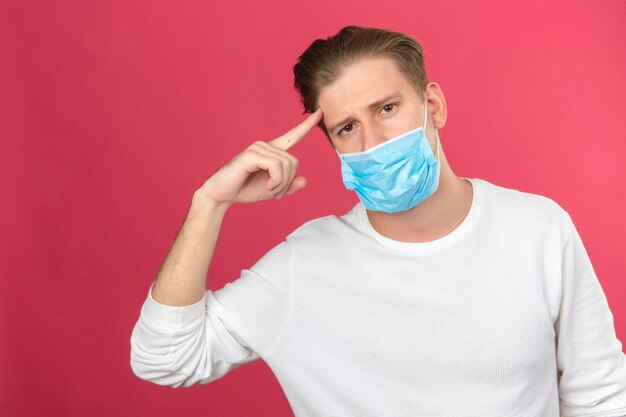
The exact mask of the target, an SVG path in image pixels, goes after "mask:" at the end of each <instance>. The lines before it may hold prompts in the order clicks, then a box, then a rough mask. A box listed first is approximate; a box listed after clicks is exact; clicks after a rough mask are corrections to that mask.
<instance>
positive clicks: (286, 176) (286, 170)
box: [251, 142, 292, 193]
mask: <svg viewBox="0 0 626 417" xmlns="http://www.w3.org/2000/svg"><path fill="white" fill-rule="evenodd" d="M251 149H254V151H256V152H258V153H260V154H261V155H265V156H267V157H270V158H274V159H277V160H278V161H280V163H281V167H282V171H283V177H282V181H281V182H280V183H279V184H276V185H275V186H273V187H272V188H271V189H270V191H272V192H276V193H279V192H281V191H283V190H284V189H285V188H287V187H288V186H289V182H290V181H291V176H292V175H291V173H292V168H291V164H292V162H291V159H290V158H287V157H286V156H284V155H282V154H280V153H279V152H278V151H277V150H275V149H276V148H272V147H271V146H269V145H268V144H266V143H264V142H255V143H254V144H252V146H251Z"/></svg>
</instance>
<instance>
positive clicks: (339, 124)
mask: <svg viewBox="0 0 626 417" xmlns="http://www.w3.org/2000/svg"><path fill="white" fill-rule="evenodd" d="M400 97H401V94H400V92H395V93H392V94H389V95H388V96H385V97H383V98H381V99H380V100H376V101H375V102H373V103H372V104H370V105H369V106H367V108H368V109H373V108H376V107H379V106H380V105H382V104H384V103H385V102H386V101H389V100H392V99H397V98H400ZM352 119H354V117H352V116H347V117H346V118H344V119H342V120H341V121H340V122H338V123H335V125H333V127H331V128H330V130H329V132H330V133H331V134H334V133H335V130H337V129H338V128H339V127H341V126H342V125H344V124H346V123H348V122H349V121H350V120H352Z"/></svg>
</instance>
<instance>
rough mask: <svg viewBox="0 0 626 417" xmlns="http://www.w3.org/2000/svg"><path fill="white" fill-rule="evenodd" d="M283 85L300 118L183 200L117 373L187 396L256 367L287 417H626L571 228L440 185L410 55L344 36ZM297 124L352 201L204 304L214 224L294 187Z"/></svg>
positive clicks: (538, 211) (478, 192)
mask: <svg viewBox="0 0 626 417" xmlns="http://www.w3.org/2000/svg"><path fill="white" fill-rule="evenodd" d="M294 74H295V77H296V80H295V85H296V88H297V90H298V91H299V93H300V94H301V99H302V104H303V105H304V107H305V110H306V111H307V112H310V113H311V115H310V116H309V117H308V118H307V119H306V120H305V121H304V122H302V123H301V124H300V125H298V126H296V127H295V128H293V129H292V130H290V131H289V132H287V133H286V134H285V135H283V136H281V137H279V138H276V139H274V140H272V141H270V142H267V143H266V142H255V143H253V144H252V145H250V146H249V147H248V148H247V149H246V150H244V151H243V152H242V153H241V154H239V155H238V156H236V157H235V158H234V159H233V160H231V161H230V162H228V163H227V164H225V165H224V166H222V167H221V168H220V169H219V170H218V171H217V172H216V173H215V174H213V175H212V176H211V177H210V178H209V179H207V180H206V182H205V183H204V184H203V185H202V186H201V187H200V188H199V189H198V190H197V191H196V193H195V194H194V197H193V201H192V204H191V207H190V210H189V214H188V216H187V218H186V220H185V223H184V225H183V226H182V229H181V231H180V232H179V234H178V236H177V239H176V241H175V243H174V245H173V246H172V249H171V250H170V252H169V253H168V254H167V256H166V258H165V260H164V262H163V264H162V266H161V270H160V271H159V274H158V276H157V279H156V280H155V282H154V283H153V285H152V286H151V288H150V290H149V292H148V297H147V299H146V301H145V303H144V305H143V308H142V310H141V317H140V319H139V320H138V322H137V324H136V326H135V328H134V330H133V334H132V336H131V366H132V369H133V371H134V372H135V374H136V375H137V376H139V377H140V378H143V379H146V380H149V381H151V382H154V383H156V384H161V385H171V386H173V387H179V386H185V387H188V386H190V385H193V384H195V383H201V384H203V383H208V382H211V381H214V380H216V379H218V378H221V377H222V376H224V375H225V374H226V373H228V372H230V371H232V370H234V369H236V368H238V367H239V366H241V365H242V364H244V363H248V362H251V361H254V360H257V359H261V358H262V359H263V360H265V361H266V362H267V363H268V365H269V366H270V368H271V369H272V370H273V372H274V373H275V375H276V377H277V379H278V381H279V382H280V384H281V386H282V387H283V389H284V391H285V394H286V396H287V398H288V400H289V402H290V405H291V406H292V408H293V411H294V413H295V415H296V416H298V417H301V416H429V417H433V416H483V417H485V416H507V417H514V416H515V417H516V416H537V417H538V416H543V417H545V416H548V417H558V416H559V415H564V416H600V415H601V416H619V415H626V357H625V355H624V353H623V352H622V350H621V349H622V345H621V343H620V341H619V340H618V339H617V338H616V334H615V329H614V327H613V320H612V315H611V312H610V310H609V307H608V304H607V301H606V298H605V296H604V293H603V291H602V288H601V286H600V284H599V282H598V280H597V277H596V276H595V273H594V271H593V267H592V265H591V264H590V262H589V258H588V257H587V253H586V251H585V249H584V246H583V244H582V242H581V240H580V237H579V235H578V233H577V232H576V228H575V227H574V224H573V223H572V221H571V218H570V217H569V215H568V214H567V212H566V211H565V210H563V209H562V208H561V207H560V206H559V205H558V204H557V203H555V202H554V201H552V200H550V199H548V198H546V197H543V196H539V195H534V194H529V193H523V192H520V191H517V190H512V189H506V188H503V187H499V186H496V185H493V184H491V183H489V182H487V181H485V180H481V179H477V178H469V179H468V178H459V177H457V176H456V175H455V174H454V173H453V171H452V170H451V168H450V166H449V164H448V162H447V160H446V157H445V153H444V150H443V146H442V144H441V142H440V138H439V133H438V131H439V130H440V129H442V128H443V126H444V125H445V122H446V116H447V108H446V102H445V99H444V95H443V92H442V91H441V88H440V87H439V85H438V84H437V83H435V82H429V81H428V80H427V78H426V73H425V71H424V66H423V58H422V52H421V48H420V46H419V44H417V43H416V42H415V41H414V40H413V39H411V38H410V37H408V36H406V35H404V34H401V33H398V32H391V31H386V30H382V29H366V28H360V27H346V28H344V29H342V30H341V31H340V32H339V33H338V34H337V35H336V36H334V37H331V38H328V39H326V40H317V41H315V42H313V44H312V45H311V46H310V47H309V48H308V49H307V50H306V51H305V52H304V53H303V55H302V56H301V57H300V59H299V61H298V63H297V64H296V66H295V68H294ZM315 125H319V127H320V128H322V130H323V131H324V132H325V134H326V136H327V138H328V140H329V142H330V143H331V145H332V146H333V147H334V149H333V151H334V152H336V153H337V156H338V158H339V160H340V162H341V172H342V178H343V180H344V183H345V184H346V187H347V188H348V189H351V190H355V191H356V193H357V195H358V196H359V199H360V202H359V203H358V204H357V205H356V206H354V208H353V209H352V210H350V211H349V212H348V213H346V214H345V215H343V216H339V217H337V216H326V217H322V218H318V219H314V220H311V221H309V222H307V223H305V224H303V225H302V226H300V227H299V228H297V229H296V230H295V231H293V232H292V233H291V234H289V236H287V238H286V239H285V241H283V242H281V243H280V244H279V245H277V246H276V247H274V248H273V249H272V250H270V251H269V252H268V253H267V254H266V255H265V256H264V257H263V258H262V259H261V260H259V261H258V262H257V263H256V264H255V265H254V266H253V267H251V268H250V269H244V270H243V271H242V273H241V277H239V278H238V279H237V280H235V281H234V282H232V283H229V284H227V285H225V286H224V287H223V288H221V289H220V290H217V291H205V278H206V272H207V269H208V265H209V263H210V260H211V256H212V254H213V250H214V248H215V245H216V241H217V236H218V233H219V229H220V225H221V222H222V219H223V217H224V215H225V213H226V211H227V209H228V208H229V207H230V206H231V205H232V204H233V203H235V202H254V201H259V200H264V199H268V198H277V199H280V198H282V197H283V196H284V195H288V194H292V193H294V192H297V191H298V190H300V189H301V188H302V187H304V186H305V183H306V180H305V179H304V178H303V177H301V176H296V169H297V165H298V161H297V160H296V159H295V158H294V157H293V156H292V155H291V154H289V152H288V150H289V149H290V148H291V147H292V146H294V145H296V144H297V143H298V142H299V141H300V140H302V138H304V137H305V136H306V134H307V133H308V132H309V131H310V130H311V129H312V128H313V127H314V126H315Z"/></svg>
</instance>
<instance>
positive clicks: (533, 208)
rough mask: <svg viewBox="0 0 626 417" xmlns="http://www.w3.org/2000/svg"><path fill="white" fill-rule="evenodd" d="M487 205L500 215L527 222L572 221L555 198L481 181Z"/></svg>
mask: <svg viewBox="0 0 626 417" xmlns="http://www.w3.org/2000/svg"><path fill="white" fill-rule="evenodd" d="M478 182H479V184H480V186H481V187H482V189H483V190H484V193H483V194H484V195H485V197H486V200H487V202H486V203H487V204H488V205H489V206H490V207H491V208H492V209H493V210H494V211H495V212H496V213H497V214H499V215H501V216H505V217H509V216H513V217H517V218H522V219H524V220H527V221H541V220H546V219H547V220H552V221H556V222H559V223H561V222H565V223H567V222H569V221H571V219H570V216H569V213H568V212H567V211H566V210H565V209H564V208H563V207H562V206H561V205H560V204H559V203H557V202H556V201H555V200H554V199H553V198H550V197H548V196H545V195H541V194H537V193H534V192H530V191H522V190H519V189H516V188H511V187H505V186H501V185H496V184H493V183H491V182H489V181H487V180H483V179H479V180H478Z"/></svg>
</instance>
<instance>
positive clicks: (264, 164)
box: [241, 149, 283, 191]
mask: <svg viewBox="0 0 626 417" xmlns="http://www.w3.org/2000/svg"><path fill="white" fill-rule="evenodd" d="M241 160H242V162H243V169H244V170H245V171H247V172H248V173H250V174H252V173H254V172H257V171H261V170H262V171H267V172H268V173H269V176H270V181H268V184H267V188H268V191H270V190H272V189H275V188H276V185H278V184H280V183H282V181H283V168H282V164H281V163H280V161H279V160H278V159H276V158H272V157H270V156H267V155H263V154H261V153H259V152H257V151H256V150H254V149H248V150H247V151H246V152H245V153H244V154H243V155H242V159H241Z"/></svg>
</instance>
